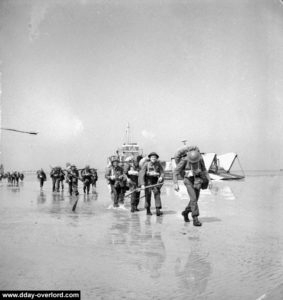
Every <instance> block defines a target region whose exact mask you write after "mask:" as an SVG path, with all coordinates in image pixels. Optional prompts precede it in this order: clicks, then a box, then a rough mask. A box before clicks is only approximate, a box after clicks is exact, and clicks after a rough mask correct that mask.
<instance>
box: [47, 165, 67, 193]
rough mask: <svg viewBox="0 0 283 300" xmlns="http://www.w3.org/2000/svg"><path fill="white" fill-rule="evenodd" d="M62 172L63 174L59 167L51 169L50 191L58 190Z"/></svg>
mask: <svg viewBox="0 0 283 300" xmlns="http://www.w3.org/2000/svg"><path fill="white" fill-rule="evenodd" d="M62 174H63V175H64V173H63V171H62V169H61V168H60V167H55V168H53V169H52V170H51V173H50V177H51V178H52V191H53V192H55V191H56V192H59V189H60V180H61V177H62Z"/></svg>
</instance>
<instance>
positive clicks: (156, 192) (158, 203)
mask: <svg viewBox="0 0 283 300" xmlns="http://www.w3.org/2000/svg"><path fill="white" fill-rule="evenodd" d="M153 193H154V200H155V208H156V215H157V216H161V215H162V214H163V213H162V212H161V211H160V209H161V208H162V205H161V197H160V188H159V187H154V188H153Z"/></svg>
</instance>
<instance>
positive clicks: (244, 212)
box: [0, 172, 283, 300]
mask: <svg viewBox="0 0 283 300" xmlns="http://www.w3.org/2000/svg"><path fill="white" fill-rule="evenodd" d="M100 178H101V179H100V180H99V181H98V185H97V193H95V194H91V195H89V196H84V195H83V192H82V187H81V186H80V198H79V202H78V205H77V208H76V211H75V212H72V204H73V203H74V201H75V197H70V196H68V193H67V190H65V191H64V192H63V193H62V192H60V193H52V191H51V181H50V180H48V181H47V182H46V183H45V186H44V190H43V192H40V190H39V183H38V182H37V181H36V180H35V176H28V177H27V178H26V179H25V181H24V182H23V183H21V184H20V185H19V187H12V186H8V185H7V183H6V181H2V183H0V199H1V200H0V204H1V206H0V216H1V219H0V220H1V221H0V233H1V246H0V257H1V262H0V263H1V265H0V270H1V271H0V272H1V274H0V279H1V280H0V288H1V289H2V290H3V289H30V290H35V289H41V290H42V289H56V290H60V289H73V290H77V289H78V290H81V295H82V299H276V300H277V299H282V298H281V295H282V291H283V286H282V282H283V267H282V265H283V218H282V215H283V202H282V199H283V197H282V196H283V195H282V194H283V192H282V182H283V176H282V172H281V173H254V174H250V175H249V176H247V178H246V179H245V180H244V181H229V182H228V181H227V182H214V186H213V189H212V190H211V191H204V192H202V194H201V197H200V200H199V207H200V220H201V221H202V223H203V226H202V227H194V226H193V225H192V222H190V223H187V224H185V223H184V222H183V218H182V216H181V211H182V210H183V208H184V207H185V206H186V204H187V202H188V196H187V195H186V193H185V191H184V190H183V189H181V191H180V192H179V193H176V192H174V190H173V188H172V183H171V182H167V183H166V184H165V185H164V186H163V188H162V203H163V211H164V215H163V216H162V217H157V216H156V215H155V210H153V213H154V214H153V216H146V213H145V210H142V211H140V212H137V213H134V214H133V213H131V212H130V207H129V200H128V201H127V202H126V204H125V207H122V208H118V209H113V208H111V200H110V195H109V191H108V188H107V185H106V182H105V180H104V179H103V178H102V175H101V176H100ZM66 188H67V186H65V189H66ZM143 204H144V198H143V199H142V200H141V203H140V208H143ZM278 297H280V298H278Z"/></svg>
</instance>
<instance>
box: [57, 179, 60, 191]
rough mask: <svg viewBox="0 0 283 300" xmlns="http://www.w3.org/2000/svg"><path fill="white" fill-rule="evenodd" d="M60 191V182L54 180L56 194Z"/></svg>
mask: <svg viewBox="0 0 283 300" xmlns="http://www.w3.org/2000/svg"><path fill="white" fill-rule="evenodd" d="M59 190H60V180H59V179H56V192H59Z"/></svg>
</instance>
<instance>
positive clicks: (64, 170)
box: [62, 169, 83, 182]
mask: <svg viewBox="0 0 283 300" xmlns="http://www.w3.org/2000/svg"><path fill="white" fill-rule="evenodd" d="M62 171H63V172H67V173H68V174H70V175H72V176H73V177H74V178H76V179H79V180H80V181H82V182H83V180H82V178H80V177H79V176H76V175H74V174H72V173H71V172H70V171H69V170H66V169H62Z"/></svg>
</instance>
